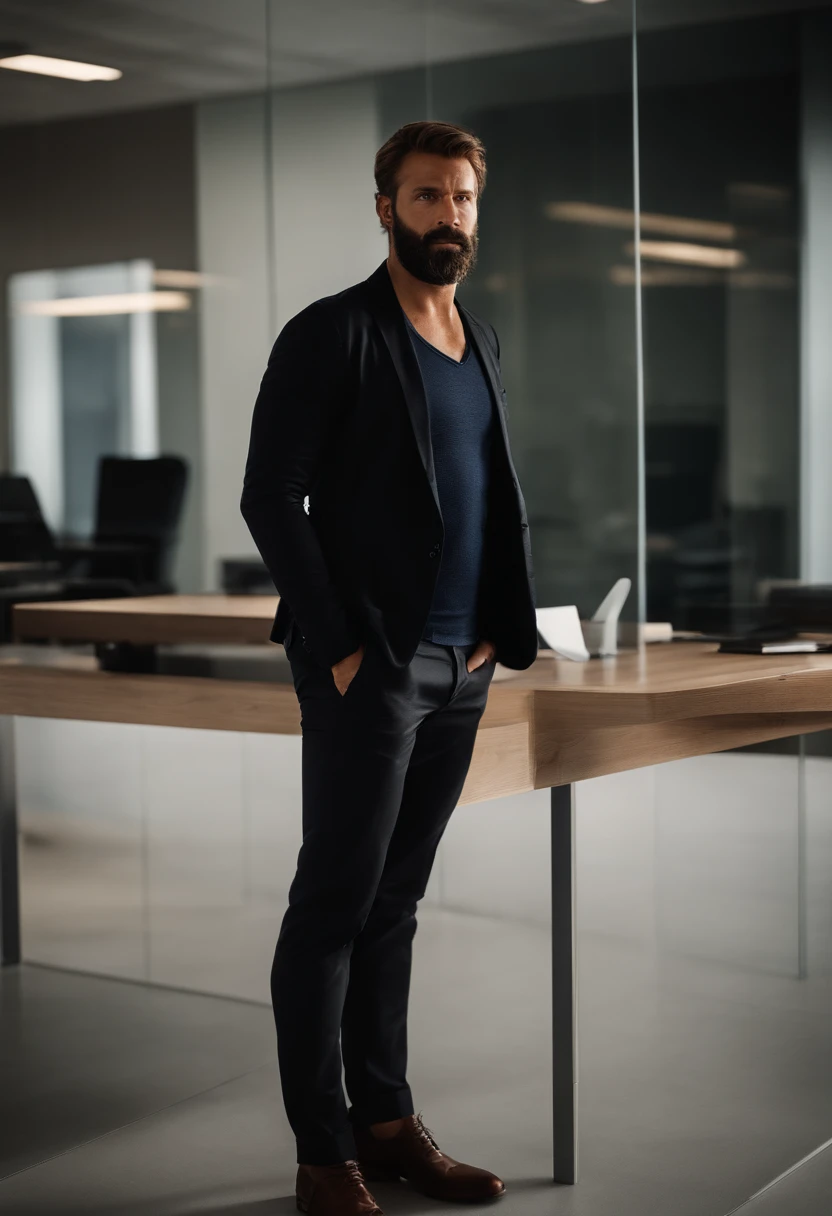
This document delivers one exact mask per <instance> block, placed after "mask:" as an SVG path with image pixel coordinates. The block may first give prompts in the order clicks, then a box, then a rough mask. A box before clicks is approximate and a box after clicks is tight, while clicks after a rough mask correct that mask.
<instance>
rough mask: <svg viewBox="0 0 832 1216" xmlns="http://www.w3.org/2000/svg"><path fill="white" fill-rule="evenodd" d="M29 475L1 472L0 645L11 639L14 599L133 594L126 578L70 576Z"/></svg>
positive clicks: (61, 551)
mask: <svg viewBox="0 0 832 1216" xmlns="http://www.w3.org/2000/svg"><path fill="white" fill-rule="evenodd" d="M67 566H68V563H67V559H66V557H65V555H64V553H63V550H62V547H61V546H60V545H58V544H56V542H55V538H54V537H53V535H52V532H51V530H50V528H49V525H48V524H47V522H46V520H45V519H44V517H43V512H42V511H41V509H40V503H39V502H38V497H37V494H36V493H35V490H34V487H33V486H32V483H31V482H30V481H29V478H28V477H20V476H14V475H12V474H0V644H6V643H7V642H10V641H11V640H12V630H11V617H12V608H13V607H14V605H15V604H23V603H37V602H38V601H55V600H89V599H113V598H118V597H123V596H126V595H135V594H136V591H135V587H134V585H133V584H132V583H131V582H129V581H128V580H127V579H120V578H74V577H72V576H71V574H70V573H69V572H68V568H67Z"/></svg>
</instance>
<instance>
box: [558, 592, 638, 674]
mask: <svg viewBox="0 0 832 1216" xmlns="http://www.w3.org/2000/svg"><path fill="white" fill-rule="evenodd" d="M631 587H632V583H631V581H630V579H628V578H620V579H619V580H618V582H617V583H615V585H614V586H613V588H612V590H611V591H610V592H609V593H608V594H607V595H606V596H605V597H604V599H603V600H602V601H601V603H600V604H599V606H598V608H597V610H596V612H595V615H594V616H593V618H592V620H591V621H582V620H581V618H580V617H579V616H578V609H577V608H576V607H575V605H574V604H567V605H564V606H562V607H558V608H538V609H537V628H538V632H539V633H540V636H541V637H542V638H543V640H544V642H545V643H546V645H547V646H548V647H550V649H552V650H554V651H557V653H558V654H559V655H561V656H562V657H563V658H564V659H573V660H575V662H578V663H585V662H586V660H587V659H588V658H589V657H590V655H593V654H598V655H610V654H618V618H619V617H620V616H621V609H622V608H623V607H624V604H625V603H626V600H627V596H628V595H629V594H630V588H631Z"/></svg>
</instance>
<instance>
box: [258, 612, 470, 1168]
mask: <svg viewBox="0 0 832 1216" xmlns="http://www.w3.org/2000/svg"><path fill="white" fill-rule="evenodd" d="M473 649H474V646H473V645H471V646H464V647H461V646H443V645H439V644H437V643H434V642H428V641H422V642H420V643H419V647H418V649H417V651H416V653H415V655H414V657H413V660H412V661H411V663H410V664H409V665H408V666H407V667H405V668H395V667H393V666H392V665H391V664H390V663H389V662H388V661H387V660H386V659H385V658H384V657H383V656H382V655H381V653H380V652H379V650H378V649H377V648H375V647H374V646H373V645H372V643H371V644H369V645H368V646H367V649H366V650H365V654H364V658H363V660H362V662H361V665H360V667H359V669H358V672H357V673H356V675H355V676H354V678H353V680H352V683H351V684H350V685H349V687H348V689H347V691H346V693H344V694H343V695H342V694H341V693H340V692H339V691H338V689H337V687H336V686H335V681H334V679H333V677H332V671H331V669H330V668H329V667H325V666H323V665H322V664H321V663H320V662H319V660H317V659H316V658H314V657H313V656H312V655H311V654H310V653H309V651H308V650H307V649H306V647H305V644H304V641H303V638H302V637H301V636H300V633H299V631H298V630H297V629H296V628H295V627H293V628H292V630H291V632H290V634H289V636H288V637H287V639H286V653H287V655H288V658H289V662H290V664H291V668H292V675H293V679H294V683H295V689H296V691H297V695H298V700H299V702H300V707H301V727H302V732H303V743H302V749H303V844H302V846H301V850H300V855H299V857H298V866H297V873H296V874H295V877H294V880H293V882H292V885H291V888H290V891H289V907H288V909H287V911H286V914H285V916H284V919H283V923H282V925H281V929H280V936H279V938H278V942H277V949H276V951H275V957H274V966H273V968H272V985H271V986H272V1001H273V1004H274V1013H275V1023H276V1027H277V1046H278V1061H279V1065H280V1080H281V1087H282V1091H283V1100H284V1103H285V1106H286V1113H287V1115H288V1118H289V1122H290V1124H291V1127H292V1130H293V1131H294V1133H295V1137H296V1139H297V1150H298V1154H297V1159H298V1161H299V1162H301V1163H304V1164H307V1165H328V1164H334V1163H335V1162H338V1161H344V1160H349V1159H350V1158H353V1157H354V1156H355V1152H356V1150H355V1141H354V1138H353V1130H352V1128H353V1124H354V1123H355V1122H359V1123H361V1124H364V1125H366V1124H370V1123H378V1122H382V1121H385V1120H389V1119H397V1118H400V1117H401V1116H403V1115H409V1114H413V1111H414V1108H413V1100H412V1098H411V1094H410V1089H409V1086H408V1083H407V1079H406V1071H407V1004H408V993H409V988H410V968H411V950H412V942H413V936H414V934H415V932H416V905H417V903H418V901H419V900H420V899H421V897H422V896H423V895H424V893H425V888H426V887H427V883H428V878H429V877H430V872H431V867H432V865H433V860H434V856H435V854H436V849H437V846H438V844H439V841H440V839H441V837H442V833H443V832H444V830H445V827H446V825H447V823H448V820H449V819H450V817H451V813H452V811H453V809H454V807H455V806H456V804H457V801H458V800H459V796H460V793H461V791H462V786H463V783H464V781H465V777H466V774H467V772H468V767H469V764H470V761H471V753H472V751H473V748H474V740H475V737H476V733H477V725H478V723H479V720H480V717H481V716H482V712H483V710H484V708H485V703H486V700H487V697H488V687H489V684H490V683H491V677H492V676H493V674H494V662H493V660H492V661H488V662H486V663H484V664H482V665H481V666H480V667H478V668H475V670H474V671H472V672H468V670H467V668H466V659H467V658H468V656H469V655H470V653H471V652H472V651H473ZM342 1064H343V1074H344V1082H345V1083H346V1089H347V1095H348V1097H349V1101H350V1103H351V1106H350V1107H349V1108H348V1105H347V1101H346V1098H345V1095H344V1089H343V1085H342Z"/></svg>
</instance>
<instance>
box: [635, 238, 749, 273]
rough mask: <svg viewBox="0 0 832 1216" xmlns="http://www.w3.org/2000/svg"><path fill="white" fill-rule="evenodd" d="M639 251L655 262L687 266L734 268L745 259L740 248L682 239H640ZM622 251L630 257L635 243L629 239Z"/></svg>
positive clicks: (644, 256) (743, 262) (720, 268)
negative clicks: (685, 241)
mask: <svg viewBox="0 0 832 1216" xmlns="http://www.w3.org/2000/svg"><path fill="white" fill-rule="evenodd" d="M639 251H640V253H641V256H642V257H643V258H650V259H652V260H653V261H657V262H681V263H682V264H683V265H687V266H713V267H715V268H716V269H719V270H736V269H737V268H738V267H739V266H744V265H745V263H746V261H747V259H746V256H745V254H744V253H743V252H742V251H741V250H740V249H716V248H715V247H714V246H713V245H692V244H687V243H684V242H682V241H642V242H641V244H640V246H639ZM624 252H625V253H628V254H629V255H630V256H631V257H632V256H633V255H634V254H635V244H634V243H633V242H632V241H630V242H628V243H627V244H626V245H625V246H624Z"/></svg>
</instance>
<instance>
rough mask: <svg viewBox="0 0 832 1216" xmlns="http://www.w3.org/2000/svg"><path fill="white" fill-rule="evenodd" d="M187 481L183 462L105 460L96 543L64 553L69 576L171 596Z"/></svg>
mask: <svg viewBox="0 0 832 1216" xmlns="http://www.w3.org/2000/svg"><path fill="white" fill-rule="evenodd" d="M187 481H188V465H187V463H186V461H184V460H183V459H182V458H181V457H179V456H157V457H152V458H135V457H126V456H102V457H101V460H100V462H99V466H98V493H97V499H96V518H95V532H94V534H93V537H92V539H91V540H89V541H76V542H72V543H69V544H65V545H63V546H62V548H61V553H62V556H63V558H64V559H65V560H69V561H71V566H70V569H71V571H72V572H73V573H74V574H76V575H78V574H82V575H83V576H84V577H86V578H98V579H100V578H118V579H126V580H128V581H129V582H130V583H132V584H133V586H134V587H135V591H134V594H136V595H166V594H170V593H172V592H173V591H174V590H175V587H174V584H173V580H172V567H173V558H174V556H175V551H176V542H177V539H178V530H179V522H180V519H181V516H182V509H183V506H184V502H185V490H186V487H187Z"/></svg>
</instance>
